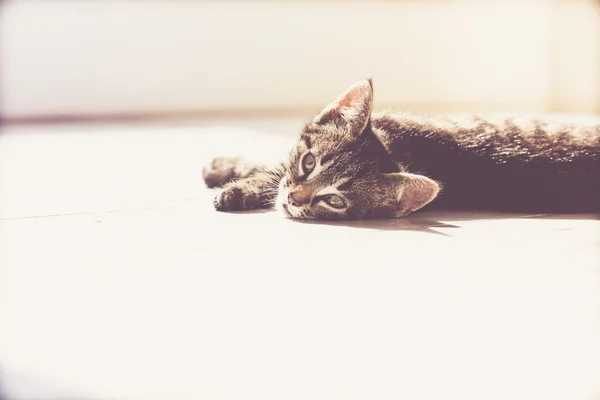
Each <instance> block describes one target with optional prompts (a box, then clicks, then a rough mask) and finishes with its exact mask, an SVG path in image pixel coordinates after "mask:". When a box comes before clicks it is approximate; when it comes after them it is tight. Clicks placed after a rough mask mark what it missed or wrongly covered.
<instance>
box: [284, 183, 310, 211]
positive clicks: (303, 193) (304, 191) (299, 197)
mask: <svg viewBox="0 0 600 400" xmlns="http://www.w3.org/2000/svg"><path fill="white" fill-rule="evenodd" d="M311 197H312V192H311V191H310V190H309V189H308V188H305V187H303V186H298V187H296V188H294V189H293V190H290V192H289V193H288V203H290V204H291V205H293V206H296V207H299V206H301V205H302V204H305V203H308V202H309V201H310V199H311Z"/></svg>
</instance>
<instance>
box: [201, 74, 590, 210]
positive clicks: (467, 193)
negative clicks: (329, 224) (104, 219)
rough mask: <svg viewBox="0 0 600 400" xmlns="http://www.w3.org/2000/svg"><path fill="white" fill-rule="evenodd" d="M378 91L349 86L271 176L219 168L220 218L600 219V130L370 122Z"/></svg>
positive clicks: (211, 174)
mask: <svg viewBox="0 0 600 400" xmlns="http://www.w3.org/2000/svg"><path fill="white" fill-rule="evenodd" d="M372 104H373V85H372V82H371V80H370V79H369V80H365V81H362V82H359V83H357V84H355V85H354V86H352V87H350V88H349V89H348V90H346V92H344V93H343V94H342V95H341V96H340V97H339V98H338V99H337V100H336V101H334V102H333V103H331V104H329V105H328V106H327V107H326V108H325V109H324V110H323V111H321V113H320V114H319V115H317V116H316V117H315V118H314V119H313V120H312V121H311V122H309V123H308V124H306V126H305V127H304V129H303V130H302V132H301V134H300V139H299V141H298V143H297V144H296V146H295V147H294V149H293V150H292V151H291V153H290V156H289V159H288V160H287V161H286V162H284V163H282V164H281V165H278V166H275V167H272V168H268V167H264V166H255V165H250V164H248V163H247V162H245V161H243V160H241V159H229V158H217V159H215V160H214V161H213V162H212V164H211V165H210V166H209V167H207V168H205V169H204V171H203V173H204V179H205V181H206V183H207V185H208V186H209V187H216V186H223V188H222V189H221V190H220V191H219V193H218V194H217V196H216V198H215V200H214V206H215V208H216V209H217V210H219V211H234V210H249V209H257V208H269V207H272V206H274V205H275V207H276V208H278V209H280V210H281V211H283V212H284V213H285V214H286V215H287V216H289V217H292V218H298V219H359V218H366V217H403V216H406V215H408V214H410V213H412V212H414V211H417V210H419V209H421V208H423V207H425V206H426V205H428V204H429V206H428V208H433V207H438V208H446V209H480V210H498V211H512V212H534V213H588V212H590V213H596V212H600V156H599V154H600V125H594V126H585V125H575V124H565V123H560V124H553V123H552V122H550V119H547V120H536V119H518V118H498V117H496V118H492V117H484V116H479V115H475V116H464V117H437V118H434V117H421V116H416V115H411V114H408V113H400V114H390V113H372V110H371V108H372Z"/></svg>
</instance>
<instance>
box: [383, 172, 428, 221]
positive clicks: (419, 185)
mask: <svg viewBox="0 0 600 400" xmlns="http://www.w3.org/2000/svg"><path fill="white" fill-rule="evenodd" d="M382 180H383V182H380V183H382V184H384V185H386V186H387V187H388V189H389V190H390V192H391V195H392V196H393V199H391V201H392V202H393V203H394V206H395V214H396V216H397V217H405V216H407V215H408V214H410V213H412V212H414V211H417V210H419V209H421V208H423V207H425V206H426V205H427V204H429V203H430V202H431V201H432V200H433V199H435V198H436V196H437V195H438V193H439V191H440V185H439V184H438V183H437V182H436V181H434V180H433V179H430V178H428V177H426V176H423V175H416V174H409V173H406V172H396V173H391V174H384V175H383V178H382Z"/></svg>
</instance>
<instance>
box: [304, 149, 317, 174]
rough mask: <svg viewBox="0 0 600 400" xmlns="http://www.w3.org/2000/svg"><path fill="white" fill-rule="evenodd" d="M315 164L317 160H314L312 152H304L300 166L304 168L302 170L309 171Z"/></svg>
mask: <svg viewBox="0 0 600 400" xmlns="http://www.w3.org/2000/svg"><path fill="white" fill-rule="evenodd" d="M316 165H317V161H316V160H315V156H313V155H312V153H306V155H305V156H304V159H303V160H302V168H303V169H304V172H305V173H307V174H309V173H311V172H312V170H313V169H315V166H316Z"/></svg>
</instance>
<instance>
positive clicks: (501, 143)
mask: <svg viewBox="0 0 600 400" xmlns="http://www.w3.org/2000/svg"><path fill="white" fill-rule="evenodd" d="M371 124H372V126H373V130H374V132H375V134H376V135H377V137H378V138H379V139H380V140H381V141H382V143H383V144H384V145H385V146H386V148H387V149H388V151H389V154H390V155H391V157H392V158H393V159H394V160H395V161H397V162H398V163H400V164H401V166H402V167H403V168H405V169H406V170H408V171H410V172H412V173H417V174H421V173H422V174H424V175H426V176H429V177H431V178H433V179H435V180H436V181H439V182H441V183H442V185H443V190H442V191H441V193H440V194H439V195H438V197H437V198H436V199H435V200H433V201H432V203H431V204H430V205H429V206H428V207H430V208H431V207H441V208H453V209H456V208H463V209H489V210H501V211H513V212H540V213H569V212H570V213H577V212H598V211H600V125H596V126H593V125H590V126H586V125H581V124H574V123H565V122H563V123H559V122H552V123H549V122H547V121H546V122H545V121H544V120H542V119H534V118H515V117H512V118H511V117H502V116H489V117H486V116H464V117H420V116H416V115H411V114H406V113H405V114H389V113H382V114H373V115H372V116H371Z"/></svg>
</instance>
